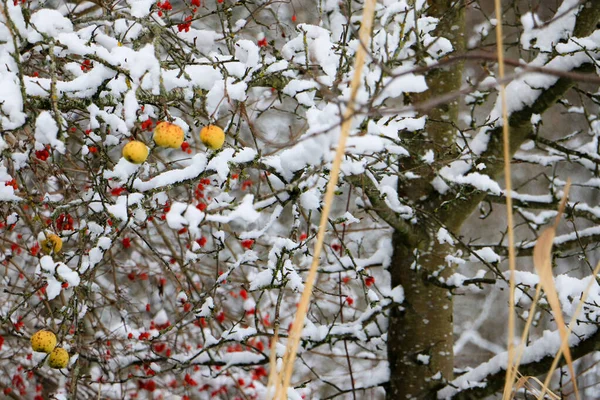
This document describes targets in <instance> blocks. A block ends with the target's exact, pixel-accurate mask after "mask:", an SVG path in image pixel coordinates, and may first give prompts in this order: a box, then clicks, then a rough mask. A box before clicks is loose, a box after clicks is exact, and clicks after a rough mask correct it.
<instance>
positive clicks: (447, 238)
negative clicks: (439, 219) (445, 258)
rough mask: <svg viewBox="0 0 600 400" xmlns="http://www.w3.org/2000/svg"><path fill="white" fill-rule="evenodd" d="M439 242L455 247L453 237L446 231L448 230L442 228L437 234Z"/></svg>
mask: <svg viewBox="0 0 600 400" xmlns="http://www.w3.org/2000/svg"><path fill="white" fill-rule="evenodd" d="M437 240H438V242H439V243H440V244H444V243H448V244H449V245H451V246H453V245H454V239H453V238H452V235H450V233H449V232H448V231H447V230H446V228H440V229H438V232H437Z"/></svg>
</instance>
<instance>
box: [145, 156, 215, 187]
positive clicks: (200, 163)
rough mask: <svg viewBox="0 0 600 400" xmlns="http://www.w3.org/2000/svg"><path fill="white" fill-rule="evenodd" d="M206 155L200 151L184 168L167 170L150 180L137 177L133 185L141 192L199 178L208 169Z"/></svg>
mask: <svg viewBox="0 0 600 400" xmlns="http://www.w3.org/2000/svg"><path fill="white" fill-rule="evenodd" d="M206 162H207V160H206V155H204V154H202V153H199V154H196V155H195V156H194V157H192V160H191V163H190V165H188V166H187V167H185V168H183V169H174V170H170V171H165V172H163V173H161V174H159V175H157V176H155V177H153V178H151V179H150V180H148V181H145V182H144V181H142V180H141V179H140V178H136V179H135V181H134V182H133V187H134V188H135V189H136V190H139V191H140V192H147V191H150V190H156V189H159V188H163V187H165V186H169V185H173V184H175V183H178V182H183V181H186V180H190V179H194V178H197V177H198V176H199V175H200V174H201V173H202V172H204V170H205V169H206Z"/></svg>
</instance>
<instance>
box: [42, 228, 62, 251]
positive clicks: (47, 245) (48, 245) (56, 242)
mask: <svg viewBox="0 0 600 400" xmlns="http://www.w3.org/2000/svg"><path fill="white" fill-rule="evenodd" d="M40 246H41V247H42V251H43V252H44V253H46V254H51V253H53V252H54V253H55V254H56V253H58V252H59V251H60V250H61V249H62V239H61V238H60V237H59V236H58V235H55V234H54V233H48V234H46V239H45V240H42V241H41V243H40Z"/></svg>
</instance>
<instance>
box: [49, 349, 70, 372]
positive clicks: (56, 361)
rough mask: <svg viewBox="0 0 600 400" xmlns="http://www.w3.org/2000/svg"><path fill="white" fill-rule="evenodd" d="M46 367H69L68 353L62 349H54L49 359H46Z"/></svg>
mask: <svg viewBox="0 0 600 400" xmlns="http://www.w3.org/2000/svg"><path fill="white" fill-rule="evenodd" d="M48 365H49V366H50V368H56V369H61V368H65V367H66V366H67V365H69V353H68V352H67V351H66V350H65V349H63V348H62V347H57V348H55V349H54V350H52V353H50V357H48Z"/></svg>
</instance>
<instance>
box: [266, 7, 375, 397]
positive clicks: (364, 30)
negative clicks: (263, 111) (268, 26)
mask: <svg viewBox="0 0 600 400" xmlns="http://www.w3.org/2000/svg"><path fill="white" fill-rule="evenodd" d="M375 3H376V0H367V1H366V2H365V6H364V9H363V14H362V23H361V27H360V31H359V39H360V41H361V44H362V46H359V47H358V50H357V52H356V59H355V62H354V76H353V77H352V82H351V83H350V98H349V100H348V107H347V108H346V111H345V112H344V116H343V121H342V126H341V132H340V138H339V142H338V146H337V151H336V154H335V159H334V161H333V165H332V167H331V174H330V179H329V182H328V184H327V191H326V192H325V201H324V204H323V211H322V213H321V221H320V223H319V232H318V234H317V239H316V243H315V248H314V253H313V262H312V264H311V267H310V270H309V273H308V276H307V278H306V283H305V286H304V292H303V293H302V297H301V299H300V303H299V304H298V310H297V312H296V317H295V319H294V323H293V325H292V330H291V332H290V333H289V336H288V342H287V347H286V351H285V355H284V358H283V366H282V370H281V372H279V373H278V375H277V377H276V378H275V382H274V385H275V391H274V392H275V396H274V399H275V400H284V399H286V398H287V391H288V387H289V385H290V380H291V377H292V372H293V369H294V362H295V360H296V352H297V351H298V345H299V343H300V335H301V333H302V328H303V327H304V319H305V318H306V313H307V312H308V305H309V302H310V298H311V295H312V290H313V286H314V282H315V279H316V275H317V267H318V265H319V257H320V255H321V251H322V249H323V240H324V238H325V230H326V227H327V223H328V218H329V212H330V210H331V204H332V202H333V197H334V194H335V189H336V186H337V182H338V177H339V171H340V165H341V163H342V158H343V156H344V153H345V149H346V139H347V138H348V134H349V132H350V126H351V123H352V116H353V115H354V103H355V99H356V95H357V93H358V88H359V87H360V84H361V77H362V70H363V67H364V64H365V60H366V56H367V54H366V51H367V49H368V48H369V41H370V39H371V31H372V25H373V15H374V13H375ZM273 345H274V343H273ZM273 358H274V357H271V361H272V362H271V366H270V367H271V370H272V371H273V370H275V369H276V368H277V366H276V364H275V362H274V361H275V360H273ZM269 393H272V389H271V388H269Z"/></svg>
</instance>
